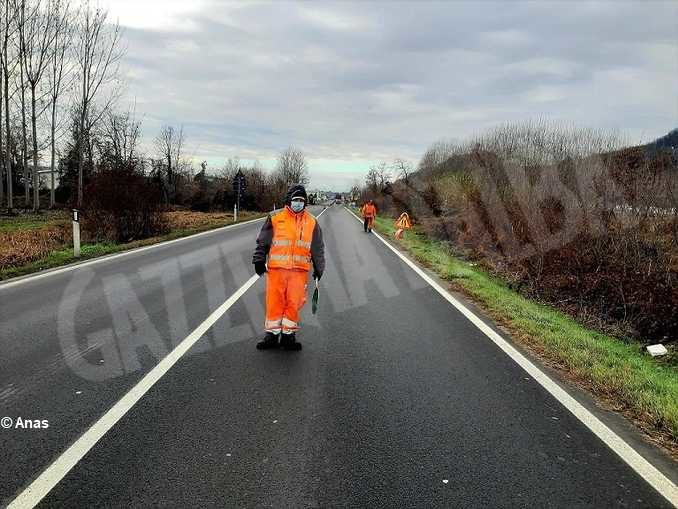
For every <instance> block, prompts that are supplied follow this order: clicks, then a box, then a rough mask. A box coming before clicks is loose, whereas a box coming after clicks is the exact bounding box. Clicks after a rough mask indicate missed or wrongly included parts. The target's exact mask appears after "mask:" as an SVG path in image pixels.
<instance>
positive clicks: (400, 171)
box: [392, 159, 414, 184]
mask: <svg viewBox="0 0 678 509" xmlns="http://www.w3.org/2000/svg"><path fill="white" fill-rule="evenodd" d="M392 168H393V171H394V173H395V175H396V177H397V178H399V179H402V180H403V181H404V182H405V183H406V184H409V183H410V175H412V173H413V172H414V165H413V164H412V163H411V162H409V161H406V160H405V159H396V160H395V161H393V165H392Z"/></svg>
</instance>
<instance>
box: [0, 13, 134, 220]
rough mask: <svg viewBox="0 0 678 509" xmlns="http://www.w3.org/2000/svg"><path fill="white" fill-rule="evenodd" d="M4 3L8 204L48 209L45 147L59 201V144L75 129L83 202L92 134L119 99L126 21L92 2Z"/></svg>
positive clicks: (1, 144)
mask: <svg viewBox="0 0 678 509" xmlns="http://www.w3.org/2000/svg"><path fill="white" fill-rule="evenodd" d="M0 1H1V3H0V71H1V72H0V82H1V83H2V86H1V87H0V96H1V100H0V118H2V122H0V124H1V125H0V153H1V154H2V158H0V206H5V207H6V208H7V209H9V210H12V209H13V208H14V207H15V206H16V205H17V204H18V202H19V201H22V202H23V203H21V205H23V207H24V208H29V207H32V208H33V209H34V210H38V209H39V208H40V206H41V203H40V195H39V191H40V180H39V173H38V172H39V162H40V161H41V159H42V157H41V156H42V155H43V153H44V152H45V151H49V154H50V162H49V170H48V171H46V172H47V173H48V174H49V175H50V180H51V186H50V188H51V192H50V199H49V204H50V206H54V204H55V192H54V190H55V188H56V173H57V164H58V163H57V155H58V154H57V152H58V146H59V145H60V143H61V141H62V138H63V137H64V135H65V134H66V133H68V132H69V131H70V134H71V135H73V142H74V143H73V147H74V149H75V155H76V161H77V165H78V180H77V186H76V192H77V200H76V201H77V203H79V204H81V203H82V198H83V196H82V195H83V186H84V168H85V163H86V161H85V160H86V158H87V156H88V154H89V155H90V156H91V150H90V151H89V152H88V148H89V147H88V145H89V144H90V140H89V139H88V138H89V137H90V134H91V131H92V128H93V126H94V125H96V124H97V123H98V122H99V120H100V119H101V118H102V115H103V114H104V113H105V112H107V111H108V107H109V106H110V105H111V104H112V103H113V101H114V99H115V97H116V90H117V87H116V86H115V80H116V79H117V78H118V65H119V62H120V59H121V57H122V55H123V48H122V45H121V30H120V27H119V25H117V24H111V23H108V20H107V12H106V11H105V10H103V9H101V8H100V7H98V6H94V5H93V4H91V3H90V2H89V0H82V1H81V2H80V3H78V4H74V3H71V2H70V1H69V0H0ZM90 162H91V157H90ZM21 194H23V199H22V200H20V195H21Z"/></svg>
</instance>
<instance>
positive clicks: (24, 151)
mask: <svg viewBox="0 0 678 509" xmlns="http://www.w3.org/2000/svg"><path fill="white" fill-rule="evenodd" d="M23 52H24V50H23V44H19V66H20V68H21V72H20V73H19V93H20V94H21V171H22V172H23V179H24V208H28V204H29V202H30V182H29V180H28V125H27V123H26V88H27V84H26V62H25V59H24V55H23Z"/></svg>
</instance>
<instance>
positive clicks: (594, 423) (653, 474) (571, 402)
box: [344, 207, 678, 507]
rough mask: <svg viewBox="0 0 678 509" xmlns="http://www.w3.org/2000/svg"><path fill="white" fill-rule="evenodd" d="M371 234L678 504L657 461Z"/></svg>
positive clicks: (677, 494) (677, 491) (673, 488)
mask: <svg viewBox="0 0 678 509" xmlns="http://www.w3.org/2000/svg"><path fill="white" fill-rule="evenodd" d="M344 208H345V209H346V210H347V211H348V213H349V214H351V215H352V216H353V217H354V218H355V219H357V220H358V221H359V222H360V223H362V220H361V219H360V218H359V217H358V216H357V215H355V214H354V213H353V211H351V210H349V209H348V208H346V207H344ZM372 234H373V235H374V236H375V237H376V238H377V239H379V240H380V241H381V242H383V243H384V244H385V245H386V247H388V248H389V249H390V250H391V251H393V252H394V253H395V254H396V255H397V256H398V257H399V258H400V259H401V260H402V261H403V262H405V264H407V265H408V266H409V267H410V268H411V269H412V270H414V271H415V272H416V273H417V274H418V275H419V276H420V277H421V278H422V279H423V280H424V281H426V282H427V283H428V284H429V285H430V286H431V287H433V289H434V290H436V291H437V292H438V293H439V294H440V295H441V296H442V297H443V298H444V299H445V300H447V301H448V302H449V303H450V304H452V306H454V307H455V308H456V309H457V310H458V311H459V312H460V313H461V314H462V315H464V316H465V317H466V318H467V319H468V320H469V321H470V322H471V323H472V324H473V325H475V326H476V327H477V328H478V329H479V330H480V331H481V332H482V333H483V334H485V335H486V336H487V337H488V338H489V339H490V340H491V341H492V342H493V343H495V344H496V345H497V346H498V347H499V348H500V349H501V350H502V351H503V352H504V353H505V354H506V355H508V356H509V357H510V358H511V359H512V360H513V361H514V362H515V363H516V364H518V365H519V366H520V367H521V368H523V369H524V370H525V371H526V372H527V373H528V374H529V375H530V376H531V377H532V378H534V380H536V381H537V382H538V383H539V384H540V385H541V386H542V387H543V388H544V389H546V391H548V392H549V393H550V394H551V395H552V396H553V397H554V398H556V399H557V400H558V401H559V402H560V403H561V404H562V405H563V406H564V407H565V408H566V409H567V410H569V411H570V412H571V413H572V414H573V415H574V416H575V417H576V418H577V419H579V421H581V422H582V424H584V425H585V426H586V427H587V428H588V429H589V430H591V431H592V432H593V433H594V434H595V435H596V436H597V437H598V438H599V439H600V440H602V441H603V442H604V443H605V444H606V445H607V446H608V447H609V448H610V449H612V451H614V452H615V454H617V456H619V457H620V458H621V459H622V460H623V461H624V462H625V463H626V464H627V465H629V466H630V467H631V468H632V469H633V470H635V472H636V473H637V474H638V475H640V476H641V477H642V478H643V479H644V480H645V481H646V482H647V483H648V484H650V485H651V486H652V487H653V488H654V489H655V490H657V491H658V492H659V493H660V494H661V495H662V496H663V497H664V498H666V499H667V500H668V501H669V502H670V503H672V504H673V505H674V506H676V507H678V488H677V487H676V485H675V484H674V483H673V482H672V481H671V480H670V479H668V478H667V477H666V476H664V474H662V473H661V472H660V471H659V470H658V469H657V468H656V467H654V465H652V464H651V463H650V462H649V461H647V460H646V459H645V458H644V457H643V456H642V455H640V454H639V453H638V452H637V451H636V450H635V449H634V448H633V447H631V446H630V445H629V444H628V443H626V442H625V441H624V440H623V439H622V438H621V437H620V436H619V435H617V434H616V433H615V432H614V431H612V430H611V429H610V428H609V427H607V426H606V425H605V424H604V423H603V422H602V421H601V420H600V419H599V418H598V417H596V416H595V415H593V413H591V412H590V411H589V410H588V409H586V408H585V407H584V406H583V405H582V404H581V403H579V401H577V400H576V399H575V398H574V397H572V396H571V395H570V394H569V393H568V392H566V391H565V390H564V389H563V388H562V387H561V386H560V385H558V384H557V383H556V382H554V381H553V380H552V379H551V378H550V377H549V376H548V375H546V374H545V373H544V372H543V371H542V370H541V369H540V368H538V367H537V366H536V365H535V364H534V363H533V362H532V361H530V360H529V359H528V358H527V357H525V356H524V355H523V354H522V353H520V352H519V351H518V350H517V349H516V348H515V347H514V346H513V345H511V344H510V343H509V342H508V341H506V340H505V339H504V338H502V337H501V336H500V335H499V334H498V333H497V332H496V331H494V330H493V329H492V328H491V327H490V326H488V325H487V324H486V323H485V322H484V321H483V320H482V319H480V318H479V317H478V316H477V315H476V314H474V313H473V312H472V311H471V310H469V309H468V308H467V307H466V306H464V305H463V304H462V303H461V302H459V301H458V300H457V299H456V298H455V297H454V296H453V295H452V294H451V293H450V292H448V291H447V290H446V289H445V288H443V287H442V286H441V285H439V284H438V283H437V282H436V281H434V280H433V279H432V278H431V277H430V276H429V275H428V274H426V272H424V271H423V270H422V269H421V268H420V267H419V266H418V265H417V264H415V263H414V262H413V261H412V260H410V259H409V258H408V257H406V256H405V255H404V254H402V253H401V252H400V251H399V250H398V249H396V248H395V247H394V246H392V245H391V243H390V242H388V241H387V240H386V239H384V238H383V237H382V236H381V235H379V234H378V233H377V232H375V231H374V230H373V231H372Z"/></svg>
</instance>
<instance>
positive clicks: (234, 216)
mask: <svg viewBox="0 0 678 509" xmlns="http://www.w3.org/2000/svg"><path fill="white" fill-rule="evenodd" d="M233 222H234V223H237V222H238V206H237V205H233Z"/></svg>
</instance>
